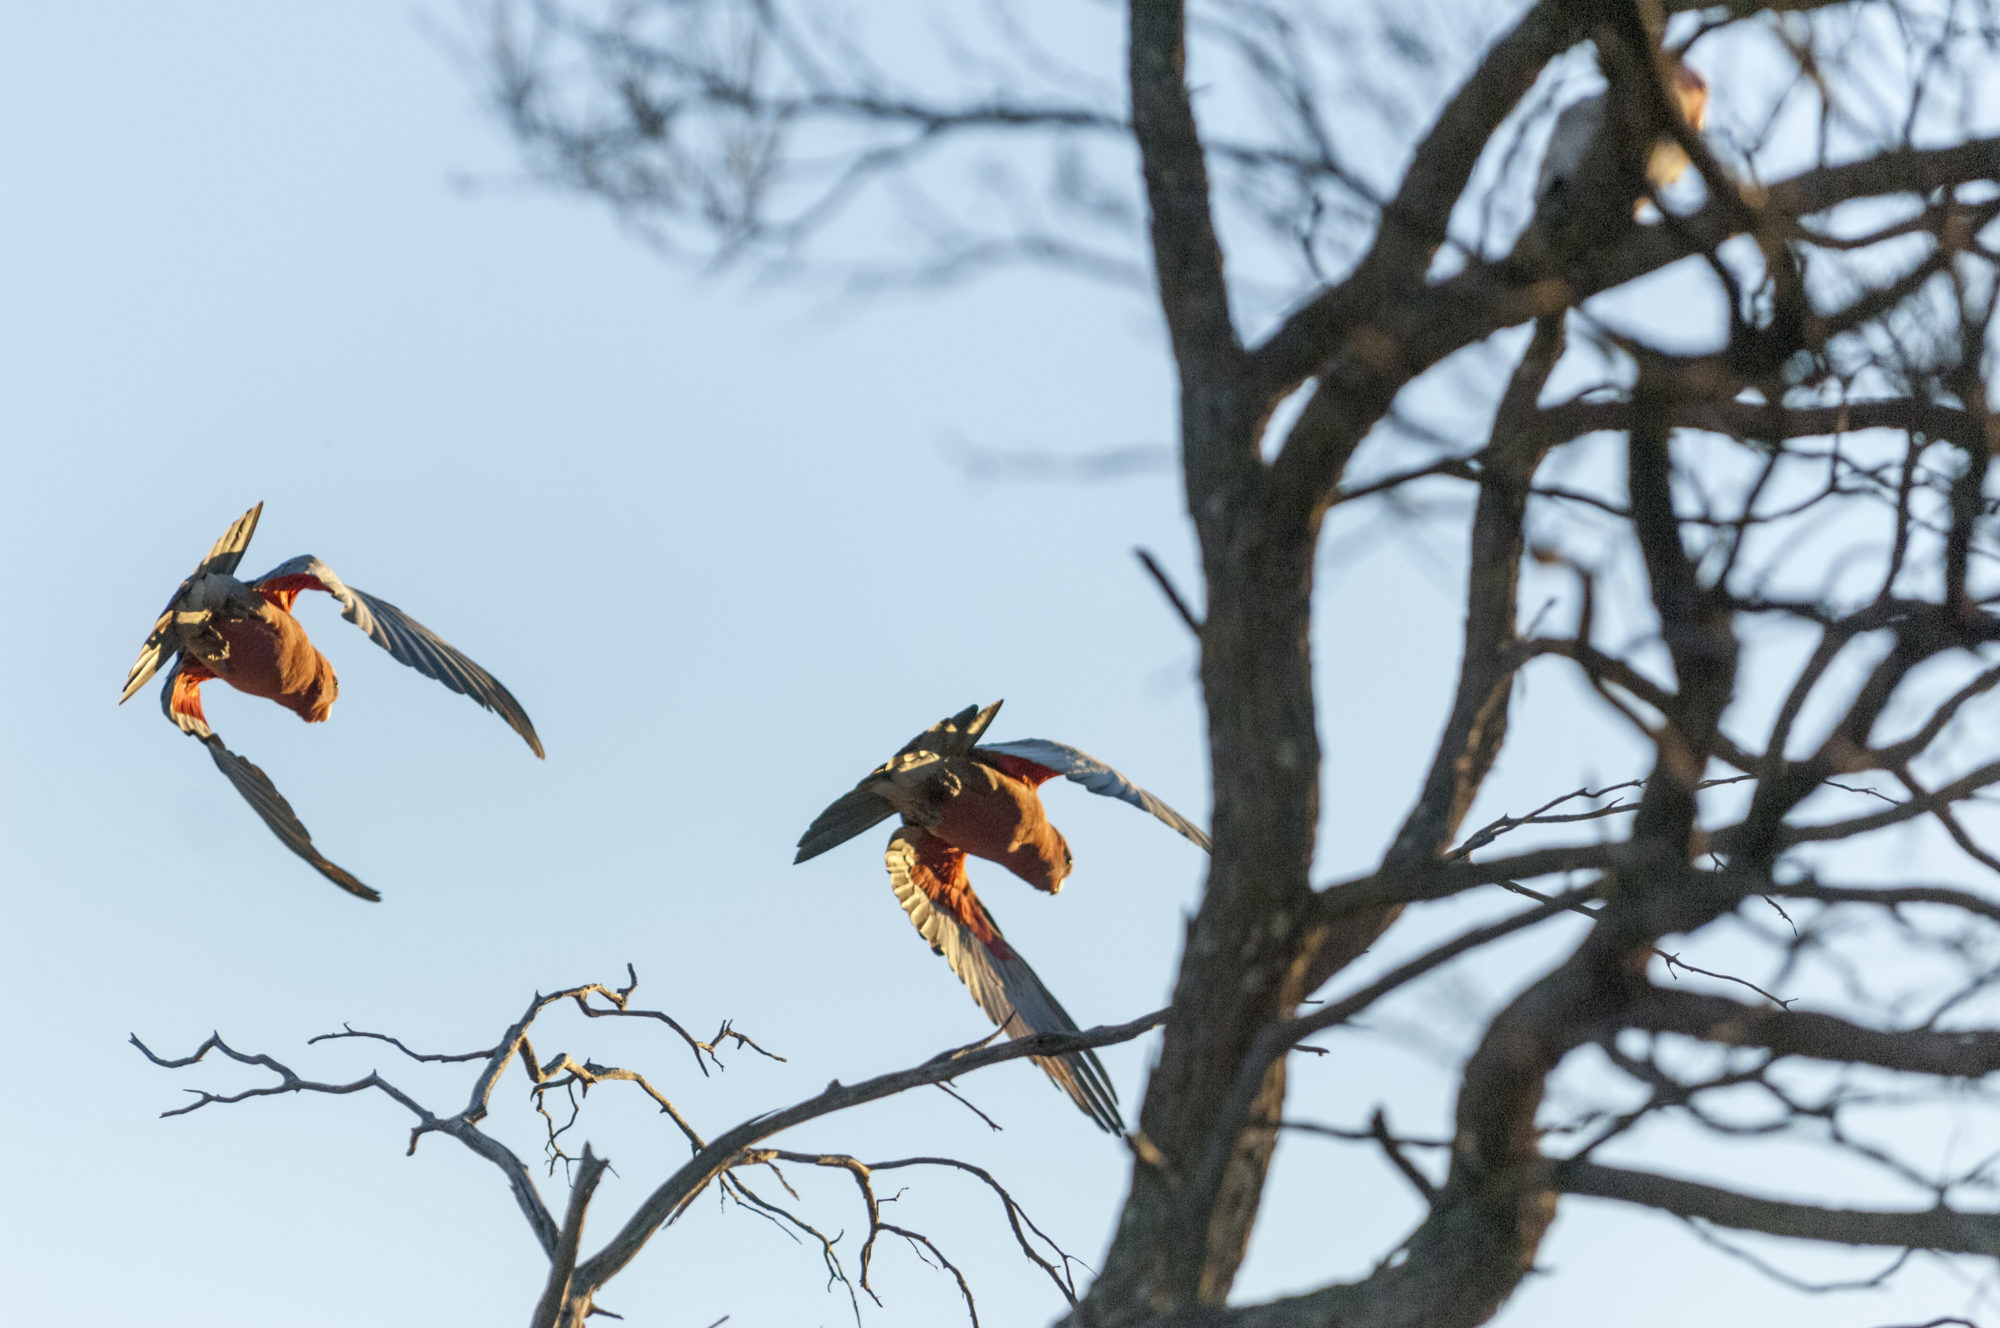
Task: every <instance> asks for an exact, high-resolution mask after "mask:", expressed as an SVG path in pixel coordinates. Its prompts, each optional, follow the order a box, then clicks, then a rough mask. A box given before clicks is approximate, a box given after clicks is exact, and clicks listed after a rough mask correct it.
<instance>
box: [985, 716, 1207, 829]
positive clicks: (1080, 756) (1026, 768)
mask: <svg viewBox="0 0 2000 1328" xmlns="http://www.w3.org/2000/svg"><path fill="white" fill-rule="evenodd" d="M973 755H974V756H975V757H977V758H978V759H979V760H982V761H985V762H986V763H987V764H989V765H992V766H995V767H997V768H998V769H1000V770H1004V771H1005V772H1006V773H1008V774H1010V775H1012V776H1014V777H1015V778H1016V779H1025V780H1027V781H1028V782H1029V783H1031V784H1039V783H1041V782H1042V781H1043V780H1047V779H1053V778H1055V777H1056V776H1057V775H1062V776H1065V777H1066V778H1068V779H1070V780H1073V781H1075V782H1076V783H1078V784H1081V785H1083V786H1084V787H1085V788H1087V789H1089V790H1090V791H1091V792H1092V793H1101V794H1103V795H1104V796H1105V797H1107V798H1117V799H1118V800H1119V801H1120V802H1129V803H1131V804H1132V805H1133V806H1134V807H1137V808H1139V809H1140V810H1142V811H1148V812H1151V813H1152V814H1153V815H1154V816H1157V817H1159V818H1160V820H1162V821H1164V822H1166V823H1167V824H1168V825H1170V826H1172V827H1173V828H1174V829H1175V830H1178V831H1179V832H1180V833H1181V834H1183V835H1186V836H1187V837H1188V838H1189V839H1191V840H1193V841H1194V842H1195V843H1197V844H1199V845H1201V847H1202V848H1203V849H1204V850H1206V849H1207V848H1208V832H1207V831H1205V830H1203V829H1202V828H1201V827H1200V826H1198V825H1196V824H1195V823H1194V822H1193V821H1190V820H1188V818H1187V817H1185V816H1182V815H1181V814H1180V813H1179V812H1177V811H1175V810H1174V809H1173V808H1172V807H1169V806H1168V805H1167V804H1166V803H1164V802H1161V801H1160V800H1159V799H1158V798H1156V797H1154V796H1153V795H1152V794H1150V793H1148V792H1146V790H1144V789H1142V788H1140V787H1139V786H1138V785H1137V784H1134V783H1133V782H1132V781H1131V780H1129V779H1127V778H1126V777H1125V776H1123V775H1121V774H1119V773H1118V772H1117V771H1116V770H1113V769H1112V768H1111V767H1110V766H1108V765H1106V764H1104V762H1102V761H1100V760H1098V759H1097V758H1096V757H1094V756H1092V755H1090V754H1089V753H1087V752H1080V751H1078V750H1077V749H1076V748H1074V747H1070V746H1067V745H1065V744H1063V743H1060V742H1050V741H1049V740H1048V739H1047V738H1020V739H1016V740H1015V741H1013V742H994V743H987V744H986V745H984V746H982V747H980V748H979V749H978V750H976V751H974V752H973Z"/></svg>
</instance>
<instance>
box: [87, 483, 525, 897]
mask: <svg viewBox="0 0 2000 1328" xmlns="http://www.w3.org/2000/svg"><path fill="white" fill-rule="evenodd" d="M263 511H264V504H262V503H258V504H257V505H256V506H255V507H253V508H251V509H250V510H249V511H247V512H245V513H244V514H243V515H242V516H241V517H239V518H237V520H236V522H235V524H233V525H231V526H230V527H229V529H228V530H225V531H224V532H222V538H221V539H219V540H217V541H216V542H215V546H214V547H213V548H211V549H210V550H209V551H208V556H207V557H205V558H203V559H202V560H201V565H200V566H199V567H197V568H195V569H194V571H193V573H192V574H190V575H189V577H188V579H187V580H185V581H183V582H181V585H180V589H178V590H176V591H175V592H174V595H173V598H172V599H170V600H168V601H167V607H166V609H165V610H164V611H163V612H162V613H161V614H160V618H159V621H158V622H156V623H154V624H153V631H152V634H151V635H149V636H148V637H147V638H146V644H145V645H144V646H142V647H140V650H139V658H138V660H137V661H136V662H134V663H133V665H132V671H131V672H130V673H129V674H127V675H126V677H125V691H124V693H123V694H122V695H120V696H119V698H118V703H119V704H120V705H123V704H125V702H126V701H128V700H130V699H131V698H132V694H133V693H134V692H136V691H138V690H139V689H140V688H141V687H143V686H145V684H146V680H147V679H148V678H151V677H152V676H153V675H154V674H155V673H156V672H158V671H159V670H160V669H161V668H162V667H163V666H165V665H167V664H168V663H172V665H173V669H172V672H170V673H169V674H168V675H167V680H166V684H165V686H163V687H162V688H161V689H160V709H161V710H163V711H164V712H165V713H166V716H167V718H168V719H170V720H172V721H173V722H174V725H175V726H176V727H177V728H179V729H180V731H181V732H183V733H185V734H187V735H189V736H190V737H193V738H198V739H200V740H201V742H202V743H203V744H204V745H205V746H206V747H207V748H208V754H209V756H210V757H212V758H213V759H214V761H215V767H216V769H218V770H220V771H221V772H222V773H223V774H224V775H225V776H227V777H228V779H229V782H230V783H231V784H232V785H234V786H235V788H236V791H237V792H238V793H240V794H242V795H243V798H244V800H245V801H246V802H248V803H249V804H250V806H251V809H252V810H254V811H255V812H256V813H257V815H258V816H260V817H262V818H263V821H264V824H265V825H267V826H269V827H270V828H271V832H272V833H273V834H275V835H277V837H278V839H279V841H280V842H281V843H283V844H284V846H285V847H286V848H288V849H290V850H291V851H292V852H294V853H296V854H298V855H299V856H300V857H301V858H304V859H305V860H306V861H307V862H309V863H311V864H312V866H313V868H314V869H315V870H317V871H318V872H319V873H320V874H321V875H322V876H324V877H326V878H327V879H328V880H330V881H332V882H333V883H334V884H335V885H338V886H339V887H340V888H341V889H343V890H346V891H347V892H349V893H350V894H354V895H358V896H360V897H361V898H363V899H370V900H377V899H380V898H381V897H382V896H381V895H379V894H378V893H376V892H375V891H374V890H371V889H370V888H369V887H367V886H366V885H363V884H362V883H361V882H360V881H358V880H356V879H355V877H354V876H353V875H352V874H351V873H349V872H348V871H346V870H345V869H343V868H341V867H339V866H336V865H335V864H334V863H332V862H329V861H328V860H327V859H326V858H325V857H324V856H323V855H322V854H321V853H320V851H319V850H318V849H316V848H314V847H313V842H312V836H311V835H310V834H308V833H307V831H306V828H305V826H304V825H302V824H300V822H299V818H298V816H297V814H296V813H294V812H293V811H292V805H291V804H290V803H288V802H286V801H285V799H284V796H283V795H282V794H280V793H279V792H278V790H277V786H276V785H274V784H272V783H271V780H270V778H269V777H268V776H267V775H265V773H264V772H263V771H262V770H261V769H259V768H258V767H257V766H255V765H252V764H251V763H250V762H249V761H246V760H245V759H243V758H242V757H241V756H238V755H237V754H236V753H235V752H232V751H230V750H229V748H228V747H226V746H224V745H223V742H222V739H221V738H219V737H217V736H216V735H215V732H214V730H212V729H210V728H209V726H208V720H207V718H206V717H205V716H204V715H203V714H202V710H201V685H202V684H203V683H205V682H208V681H210V680H211V679H220V680H221V681H222V682H225V683H228V684H229V685H230V686H231V687H234V688H235V689H236V690H237V691H239V692H247V693H248V694H249V695H251V696H260V697H263V698H265V699H267V700H271V701H276V702H277V703H278V704H279V705H281V706H283V707H285V708H286V709H287V710H290V711H291V712H292V713H294V714H296V715H297V716H298V717H299V718H300V719H302V720H304V721H305V722H306V723H308V724H317V723H319V722H320V721H322V720H324V719H325V718H326V717H327V712H328V711H330V710H331V709H332V708H333V701H334V697H335V696H337V695H338V694H339V692H340V682H339V680H338V679H337V678H335V677H334V674H333V665H331V664H329V663H328V662H327V659H326V656H325V655H322V654H320V652H319V651H318V649H317V648H315V647H314V645H313V643H312V642H311V641H310V640H308V639H307V637H306V631H305V628H303V627H301V626H300V625H299V621H298V619H296V618H294V617H293V616H292V604H293V602H294V601H295V600H297V599H298V597H299V593H300V592H301V591H306V590H323V591H325V592H326V593H327V594H329V595H331V596H333V597H334V598H335V599H336V600H338V601H340V606H341V615H340V616H341V617H343V618H345V619H347V621H349V622H351V623H353V624H354V625H355V626H356V627H359V628H360V629H361V630H362V631H364V632H366V633H367V634H368V636H369V639H370V640H372V641H374V642H375V644H376V645H378V646H381V647H382V648H383V649H384V650H386V651H388V652H389V654H390V655H391V656H392V657H394V658H395V659H397V660H398V661H400V662H402V663H404V664H407V665H409V666H410V667H411V668H413V669H415V670H416V671H417V672H419V673H421V674H423V675H425V676H426V677H430V678H435V679H437V680H438V681H439V682H441V683H443V684H444V685H445V686H446V687H449V688H450V689H451V690H452V691H454V692H459V693H461V694H463V695H465V696H469V697H471V698H472V699H473V700H475V701H477V702H479V704H480V705H482V706H484V707H486V708H487V709H488V710H492V711H495V712H496V713H498V714H499V716H500V717H501V718H502V719H504V720H506V721H507V723H508V725H509V727H511V728H512V729H513V730H514V731H515V732H516V733H518V734H520V735H521V737H522V738H524V739H525V740H526V741H527V744H528V746H529V747H530V748H531V749H533V751H534V753H535V755H536V756H537V757H539V756H541V755H542V740H541V739H540V738H538V737H536V736H535V726H534V725H533V724H531V723H530V722H529V721H528V712H527V711H525V710H523V709H522V708H521V703H520V702H519V701H516V700H515V699H514V696H513V693H511V692H509V691H508V690H507V689H506V688H505V687H503V686H501V685H500V683H499V681H498V680H496V679H495V678H494V677H493V675H492V674H490V673H488V672H487V671H486V670H485V669H482V668H480V667H479V666H478V665H477V664H475V663H473V662H472V661H471V660H470V659H467V658H466V657H465V656H464V655H462V654H460V653H459V652H458V651H456V650H454V649H452V648H451V647H450V646H449V645H446V644H445V643H444V641H443V640H442V639H440V638H439V637H438V636H437V635H436V634H435V633H433V632H432V631H431V630H430V629H429V628H427V627H425V626H424V625H423V624H422V623H420V622H418V621H417V620H416V619H414V618H412V617H410V616H409V615H408V614H406V613H404V612H403V611H402V610H401V609H399V608H397V607H396V606H395V605H393V604H391V603H389V602H388V601H387V600H382V599H377V598H375V597H374V596H373V595H368V594H364V593H362V592H361V591H359V590H356V589H354V588H353V587H351V586H348V585H346V584H344V583H343V582H342V581H341V579H340V578H339V577H337V576H335V575H334V574H333V569H332V568H330V567H328V566H327V565H326V564H325V563H323V562H321V561H320V560H319V559H317V558H314V557H311V556H310V555H307V556H302V557H298V558H292V559H288V560H287V561H285V562H282V563H279V564H278V565H277V566H276V567H274V568H272V569H271V570H270V571H268V572H266V573H265V574H264V575H262V576H260V577H257V578H256V579H255V580H251V581H239V580H237V579H236V576H235V571H236V566H237V564H238V563H240V562H241V561H242V560H243V553H244V551H245V550H246V549H248V548H249V547H250V537H251V535H253V534H255V533H256V530H257V519H258V517H259V516H261V515H262V514H263Z"/></svg>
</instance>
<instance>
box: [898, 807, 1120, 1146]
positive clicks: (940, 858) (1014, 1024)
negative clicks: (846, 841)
mask: <svg viewBox="0 0 2000 1328" xmlns="http://www.w3.org/2000/svg"><path fill="white" fill-rule="evenodd" d="M884 860H885V862H886V864H887V866H888V868H889V883H890V885H891V886H893V887H894V888H895V891H896V899H897V902H899V903H901V904H902V906H903V911H904V912H905V913H907V914H909V916H910V921H911V922H913V923H915V924H916V928H917V932H918V934H919V935H921V936H922V937H923V938H924V940H925V941H927V942H929V944H930V947H931V949H933V950H935V951H936V952H937V953H938V954H940V955H942V956H944V960H945V962H946V963H948V964H950V965H951V970H952V972H954V973H956V974H958V977H959V980H960V981H961V982H963V983H965V987H966V990H967V991H969V992H971V993H972V999H973V1000H974V1001H975V1002H977V1003H978V1005H979V1008H980V1009H982V1010H984V1011H985V1012H986V1015H987V1017H988V1018H990V1019H991V1020H992V1021H993V1022H994V1023H995V1024H997V1025H999V1027H1000V1030H1001V1031H1002V1032H1003V1033H1005V1034H1006V1035H1007V1036H1008V1037H1010V1038H1018V1037H1026V1036H1028V1035H1029V1034H1032V1033H1074V1032H1076V1031H1077V1026H1076V1021H1075V1020H1073V1019H1071V1018H1070V1017H1069V1012H1068V1011H1067V1010H1065V1009H1063V1008H1062V1003H1061V1002H1059V1001H1058V1000H1056V998H1055V997H1054V996H1053V995H1052V994H1050V992H1049V989H1048V988H1047V987H1045V986H1043V985H1042V980H1041V979H1040V978H1038V977H1036V976H1035V970H1034V969H1032V968H1030V967H1028V961H1027V960H1025V959H1023V958H1022V957H1021V956H1020V953H1019V952H1018V951H1016V950H1015V949H1014V948H1013V947H1012V946H1011V945H1009V944H1008V943H1007V940H1006V938H1005V937H1003V936H1002V935H1001V934H1000V928H999V927H998V926H997V925H995V924H994V922H993V917H992V915H991V914H990V913H988V912H987V911H986V906H985V905H984V904H982V903H980V902H979V896H977V895H975V894H974V893H973V892H972V886H971V883H970V882H969V881H968V880H967V879H966V875H965V854H964V853H962V852H961V851H959V850H958V849H956V848H954V847H952V846H951V845H949V844H946V843H945V842H944V841H943V840H941V839H938V838H937V837H935V836H933V835H929V834H925V833H924V832H923V831H921V830H912V829H903V830H898V831H897V832H896V833H895V835H894V836H892V837H891V838H890V840H889V850H888V852H887V854H886V855H885V859H884ZM1033 1059H1034V1062H1035V1063H1036V1064H1037V1065H1039V1066H1041V1067H1042V1069H1043V1071H1044V1072H1046V1073H1047V1074H1048V1076H1049V1078H1050V1079H1053V1080H1054V1081H1055V1083H1056V1086H1057V1087H1058V1088H1060V1089H1062V1090H1063V1092H1065V1093H1067V1094H1069V1096H1070V1100H1071V1101H1073V1102H1075V1103H1076V1105H1077V1107H1078V1108H1079V1109H1080V1110H1082V1112H1083V1113H1084V1115H1086V1116H1088V1117H1090V1119H1091V1120H1093V1121H1095V1122H1096V1123H1097V1124H1098V1125H1099V1126H1100V1127H1101V1128H1103V1129H1105V1130H1108V1131H1110V1132H1111V1133H1112V1134H1122V1133H1124V1130H1125V1122H1124V1120H1123V1119H1122V1118H1121V1117H1120V1116H1119V1114H1118V1093H1117V1090H1116V1089H1114V1088H1113V1087H1112V1086H1111V1079H1110V1077H1109V1076H1108V1075H1106V1074H1105V1072H1104V1065H1103V1063H1102V1062H1100V1061H1099V1060H1098V1059H1097V1054H1096V1053H1095V1052H1091V1051H1081V1052H1070V1053H1068V1054H1065V1055H1062V1056H1036V1057H1034V1058H1033Z"/></svg>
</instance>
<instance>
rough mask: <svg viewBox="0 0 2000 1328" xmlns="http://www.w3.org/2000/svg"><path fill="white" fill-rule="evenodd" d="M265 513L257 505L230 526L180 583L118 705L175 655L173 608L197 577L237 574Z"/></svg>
mask: <svg viewBox="0 0 2000 1328" xmlns="http://www.w3.org/2000/svg"><path fill="white" fill-rule="evenodd" d="M263 511H264V504H262V503H258V504H257V505H256V506H255V507H253V508H251V509H250V510H249V511H247V512H245V513H244V514H243V515H242V516H239V517H237V518H236V520H235V521H233V522H232V523H230V526H229V529H227V530H225V531H223V532H222V538H221V539H218V540H217V541H216V542H215V543H214V544H212V545H210V546H209V550H208V553H207V555H206V556H204V557H203V558H202V560H201V565H200V566H199V567H197V568H195V569H194V571H193V572H192V573H190V574H189V575H188V578H187V579H186V580H185V581H182V582H181V584H180V589H178V590H176V591H175V592H174V593H173V597H172V598H171V599H169V600H168V601H167V607H166V608H164V609H162V610H161V611H160V617H159V620H158V621H157V622H155V623H154V624H153V630H152V632H151V633H150V634H149V635H148V636H147V637H146V644H145V645H143V646H141V647H139V658H138V659H136V660H134V661H133V662H132V667H131V669H130V670H129V671H128V672H127V673H126V674H125V690H124V691H123V692H121V693H119V696H118V704H119V705H124V704H125V703H126V702H127V701H129V700H131V699H132V693H134V692H136V691H138V690H139V689H140V688H141V687H144V686H145V685H146V680H147V679H148V678H151V677H152V676H153V674H154V673H155V672H157V671H158V670H159V667H160V665H161V664H163V663H165V662H166V660H167V659H168V657H170V656H171V655H172V654H173V653H174V645H173V639H172V636H171V635H170V633H169V631H168V629H169V628H170V627H172V626H173V621H174V609H175V608H176V607H178V606H179V604H180V602H181V597H182V596H184V595H186V594H187V592H188V587H189V586H192V585H193V584H194V582H195V578H196V577H199V576H202V575H204V574H206V573H209V572H220V573H223V574H224V575H230V574H233V573H234V572H235V571H236V566H237V564H238V563H240V562H242V561H243V553H244V551H245V550H246V549H248V548H249V547H250V537H251V536H252V535H254V534H256V533H257V518H258V517H259V516H261V515H262V514H263Z"/></svg>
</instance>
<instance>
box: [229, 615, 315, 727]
mask: <svg viewBox="0 0 2000 1328" xmlns="http://www.w3.org/2000/svg"><path fill="white" fill-rule="evenodd" d="M215 628H216V630H217V631H218V632H220V633H221V634H222V638H223V640H225V641H227V642H228V643H229V667H228V672H226V673H224V674H222V681H224V682H226V683H228V684H229V685H230V686H231V687H234V688H235V689H236V690H237V691H239V692H247V693H249V694H250V695H251V696H261V697H264V698H265V699H266V700H271V701H276V702H277V703H278V704H279V705H281V706H284V707H285V708H286V709H287V710H291V711H293V712H295V713H296V714H297V715H298V716H299V718H301V719H303V720H305V721H306V722H307V723H308V724H314V723H318V722H319V721H320V720H323V719H325V718H326V716H327V712H328V711H329V710H331V709H332V708H333V700H334V697H335V696H337V695H338V694H339V692H340V683H339V680H338V679H336V678H335V677H334V673H333V665H331V664H329V663H327V660H326V656H324V655H322V654H320V653H319V651H318V650H317V649H316V648H315V647H314V646H313V643H312V642H311V641H310V640H309V639H307V637H306V629H305V628H303V627H301V626H299V622H298V619H296V618H294V617H292V615H291V614H289V613H287V612H285V611H284V610H283V609H281V608H278V607H276V606H275V605H274V606H271V607H270V608H269V609H268V611H267V612H264V613H259V614H257V615H256V616H254V617H249V618H217V619H215Z"/></svg>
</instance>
